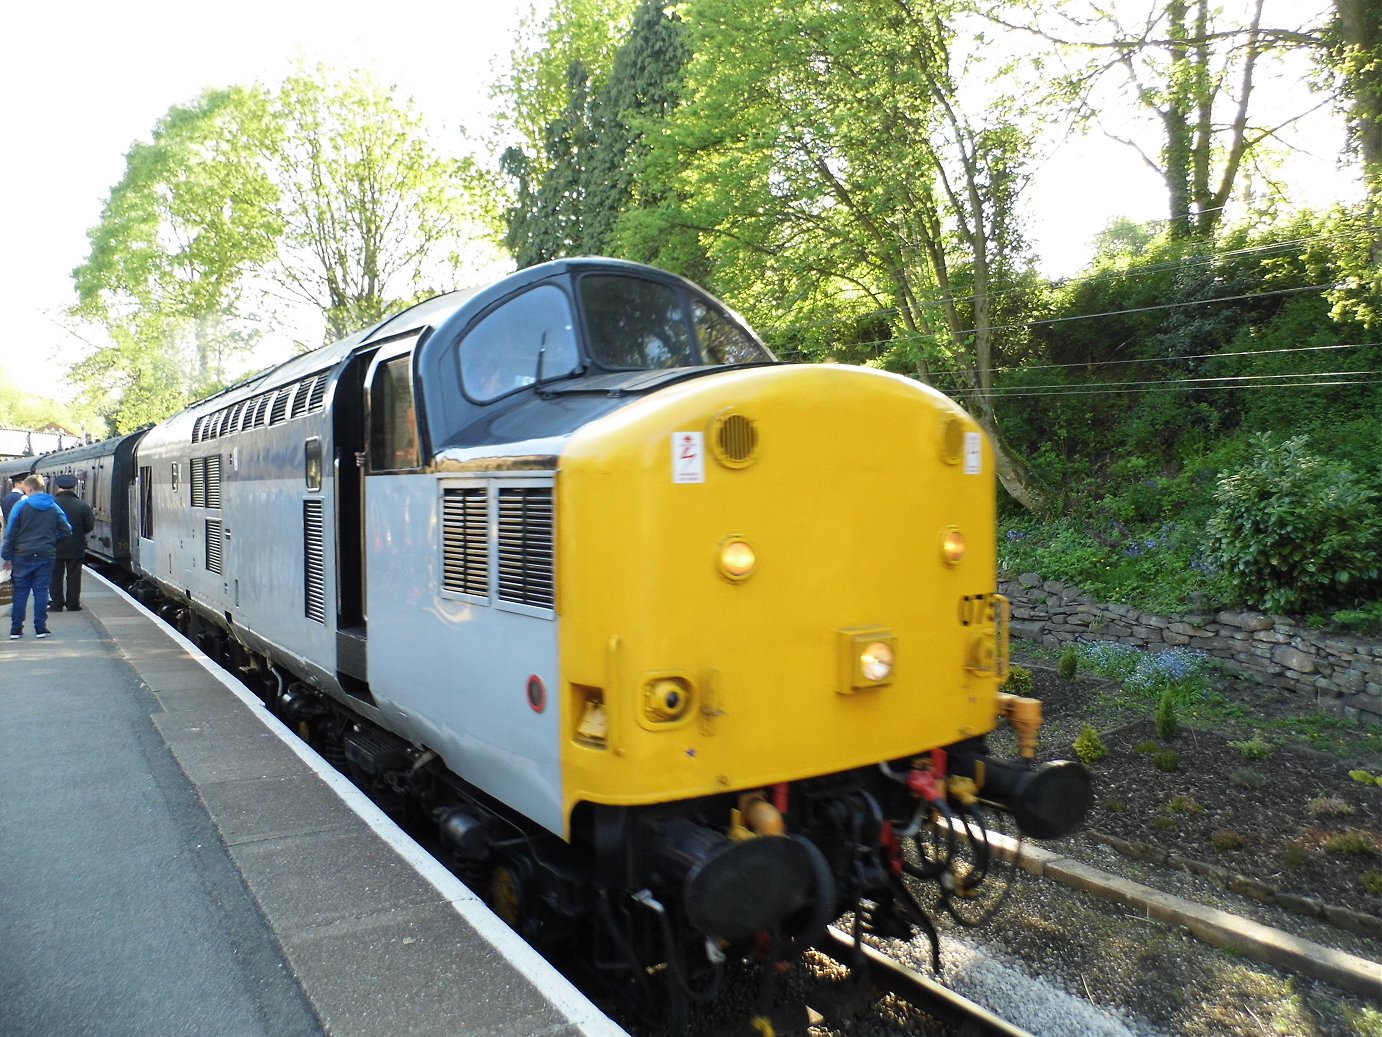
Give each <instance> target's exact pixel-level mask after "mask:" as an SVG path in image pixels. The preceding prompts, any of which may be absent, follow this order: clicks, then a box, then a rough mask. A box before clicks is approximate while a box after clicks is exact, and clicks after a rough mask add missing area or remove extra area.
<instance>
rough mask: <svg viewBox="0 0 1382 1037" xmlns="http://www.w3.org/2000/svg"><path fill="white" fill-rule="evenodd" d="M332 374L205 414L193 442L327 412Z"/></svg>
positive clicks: (194, 428)
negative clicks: (318, 412)
mask: <svg viewBox="0 0 1382 1037" xmlns="http://www.w3.org/2000/svg"><path fill="white" fill-rule="evenodd" d="M330 384H331V372H330V371H318V372H316V373H314V374H309V375H308V376H307V377H306V378H301V379H299V380H298V381H296V382H291V383H289V384H288V385H280V386H275V387H274V388H272V389H266V390H265V391H264V392H261V393H259V394H258V395H257V396H251V397H250V398H248V399H244V400H239V401H237V402H235V403H231V404H227V405H226V406H224V407H222V408H221V409H220V410H218V411H214V412H213V413H211V414H203V415H202V416H201V417H200V418H198V419H197V420H196V421H195V422H194V423H193V424H192V442H193V443H201V442H204V441H206V440H208V439H218V438H220V437H221V436H229V435H233V434H235V433H237V432H243V431H245V430H246V429H251V428H260V427H262V426H264V425H279V424H282V423H283V422H285V421H289V420H291V419H293V418H298V417H301V416H302V415H304V414H311V413H312V412H313V411H319V410H321V409H323V407H324V406H325V404H326V390H327V388H328V387H329V386H330Z"/></svg>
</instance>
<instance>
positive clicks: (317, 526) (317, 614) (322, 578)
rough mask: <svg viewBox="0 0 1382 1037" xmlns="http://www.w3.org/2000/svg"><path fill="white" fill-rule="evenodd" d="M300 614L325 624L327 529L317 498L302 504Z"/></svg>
mask: <svg viewBox="0 0 1382 1037" xmlns="http://www.w3.org/2000/svg"><path fill="white" fill-rule="evenodd" d="M302 561H303V577H302V579H303V606H302V608H303V615H305V616H306V617H307V618H308V619H310V620H313V621H315V622H317V623H325V622H326V526H325V523H324V522H323V520H322V502H321V501H320V500H319V499H311V500H305V501H303V502H302Z"/></svg>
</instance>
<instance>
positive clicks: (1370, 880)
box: [1363, 871, 1382, 897]
mask: <svg viewBox="0 0 1382 1037" xmlns="http://www.w3.org/2000/svg"><path fill="white" fill-rule="evenodd" d="M1363 888H1364V889H1366V890H1367V891H1368V892H1369V893H1371V894H1372V895H1373V896H1376V897H1382V871H1365V872H1363Z"/></svg>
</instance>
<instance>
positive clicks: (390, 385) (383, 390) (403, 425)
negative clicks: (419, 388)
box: [370, 354, 421, 472]
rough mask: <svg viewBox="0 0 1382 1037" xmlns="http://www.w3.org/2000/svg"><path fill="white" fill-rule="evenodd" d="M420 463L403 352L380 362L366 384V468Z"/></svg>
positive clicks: (408, 369)
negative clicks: (367, 451) (367, 443)
mask: <svg viewBox="0 0 1382 1037" xmlns="http://www.w3.org/2000/svg"><path fill="white" fill-rule="evenodd" d="M420 464H421V457H420V455H419V447H418V438H417V411H416V410H415V409H414V407H413V371H412V355H411V354H407V355H404V356H401V357H398V358H397V359H396V360H390V361H389V362H388V363H385V364H380V365H379V367H378V369H376V371H375V372H374V382H373V384H372V385H371V387H370V470H371V471H375V472H388V471H397V470H399V469H403V468H417V467H418V466H419V465H420Z"/></svg>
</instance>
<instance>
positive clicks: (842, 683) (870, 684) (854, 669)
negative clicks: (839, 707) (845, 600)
mask: <svg viewBox="0 0 1382 1037" xmlns="http://www.w3.org/2000/svg"><path fill="white" fill-rule="evenodd" d="M835 638H836V644H837V649H836V651H837V655H836V659H837V660H838V663H837V665H838V667H839V670H838V683H837V684H836V686H835V690H836V691H837V692H839V693H840V694H841V695H853V694H854V693H855V692H856V691H864V690H866V689H869V688H882V687H886V686H887V685H889V684H891V683H892V682H893V680H894V679H895V678H896V676H897V635H896V634H894V633H893V632H892V631H891V630H889V629H888V628H887V627H874V626H869V627H846V628H845V629H843V630H837V631H836V632H835Z"/></svg>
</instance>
